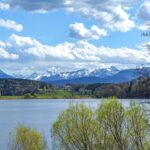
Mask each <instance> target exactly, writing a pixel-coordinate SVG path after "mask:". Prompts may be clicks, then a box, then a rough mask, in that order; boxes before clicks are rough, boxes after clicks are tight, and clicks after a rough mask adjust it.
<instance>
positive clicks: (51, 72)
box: [28, 67, 119, 81]
mask: <svg viewBox="0 0 150 150" xmlns="http://www.w3.org/2000/svg"><path fill="white" fill-rule="evenodd" d="M118 72H119V70H118V69H117V68H115V67H110V68H107V69H104V68H88V69H82V70H77V71H71V72H65V71H63V70H62V69H60V68H58V67H52V68H50V69H48V71H46V72H45V73H33V74H32V75H30V76H29V77H28V79H31V80H40V81H55V80H64V79H65V80H68V79H69V80H70V79H76V78H81V77H89V76H93V77H99V78H104V77H108V76H112V75H114V74H116V73H118Z"/></svg>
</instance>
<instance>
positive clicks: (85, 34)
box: [69, 22, 107, 41]
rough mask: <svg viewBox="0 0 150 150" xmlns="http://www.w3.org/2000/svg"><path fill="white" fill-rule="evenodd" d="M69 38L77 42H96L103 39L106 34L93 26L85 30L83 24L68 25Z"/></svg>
mask: <svg viewBox="0 0 150 150" xmlns="http://www.w3.org/2000/svg"><path fill="white" fill-rule="evenodd" d="M69 28H70V37H72V38H76V39H78V40H87V41H88V40H98V39H100V38H101V37H105V36H106V35H107V32H106V31H105V30H104V29H100V28H98V27H97V26H96V25H93V26H92V27H91V28H90V29H86V28H85V26H84V24H83V23H78V22H77V23H74V24H70V26H69Z"/></svg>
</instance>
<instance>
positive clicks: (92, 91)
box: [68, 77, 150, 98]
mask: <svg viewBox="0 0 150 150" xmlns="http://www.w3.org/2000/svg"><path fill="white" fill-rule="evenodd" d="M69 86H70V91H72V93H73V94H79V95H87V96H89V97H94V98H103V97H110V96H116V97H118V98H150V77H141V78H138V79H136V80H133V81H131V82H126V83H122V84H90V85H79V84H78V85H69V84H68V88H69Z"/></svg>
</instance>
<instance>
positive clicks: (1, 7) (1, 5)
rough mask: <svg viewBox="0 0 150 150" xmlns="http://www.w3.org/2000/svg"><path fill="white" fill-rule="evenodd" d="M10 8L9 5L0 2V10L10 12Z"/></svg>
mask: <svg viewBox="0 0 150 150" xmlns="http://www.w3.org/2000/svg"><path fill="white" fill-rule="evenodd" d="M9 8H10V7H9V4H6V3H2V2H0V10H8V9H9Z"/></svg>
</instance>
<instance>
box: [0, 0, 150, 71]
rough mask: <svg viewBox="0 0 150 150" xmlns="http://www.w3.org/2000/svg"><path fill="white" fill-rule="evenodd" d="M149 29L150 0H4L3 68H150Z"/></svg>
mask: <svg viewBox="0 0 150 150" xmlns="http://www.w3.org/2000/svg"><path fill="white" fill-rule="evenodd" d="M149 24H150V1H149V0H82V1H81V0H0V69H1V70H4V71H6V72H8V73H11V74H14V73H15V74H16V73H17V74H28V73H32V72H43V71H45V70H48V68H50V67H54V66H55V67H60V68H62V69H64V70H65V71H70V70H77V69H82V68H93V67H96V68H97V67H98V68H107V67H110V66H115V67H117V68H120V69H126V68H133V67H137V66H140V65H149V63H150V56H149V55H148V52H147V51H146V49H145V47H144V45H145V44H146V43H149V42H150V41H149V37H143V36H141V33H143V32H147V30H148V29H149Z"/></svg>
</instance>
